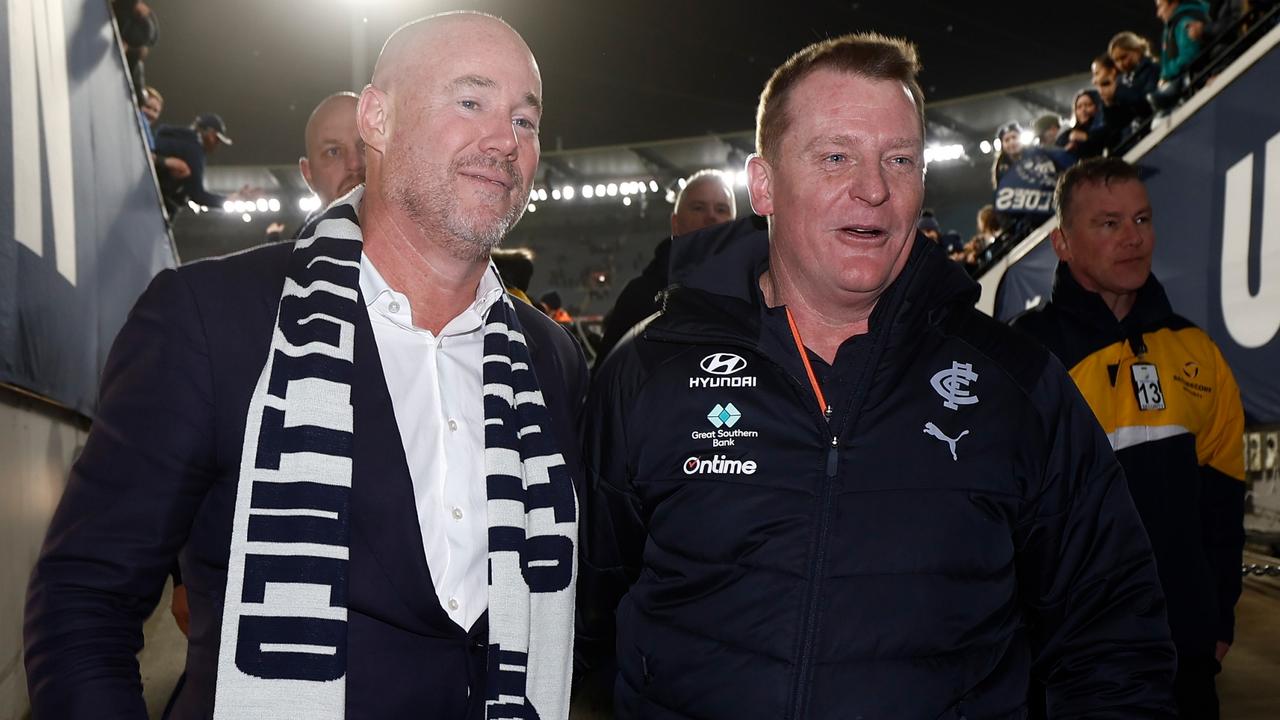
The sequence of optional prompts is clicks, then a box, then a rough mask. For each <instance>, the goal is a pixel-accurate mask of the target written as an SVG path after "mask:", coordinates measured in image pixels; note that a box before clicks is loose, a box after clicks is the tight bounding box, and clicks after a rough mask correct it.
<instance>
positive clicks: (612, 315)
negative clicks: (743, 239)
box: [595, 169, 738, 367]
mask: <svg viewBox="0 0 1280 720" xmlns="http://www.w3.org/2000/svg"><path fill="white" fill-rule="evenodd" d="M737 212H738V205H737V202H736V200H735V198H734V196H733V186H732V185H731V184H730V183H729V179H728V178H727V177H726V176H725V174H724V173H722V172H720V171H718V170H710V169H707V170H699V171H698V172H696V173H694V174H693V175H690V176H689V179H688V181H687V182H686V183H685V185H684V187H683V188H681V190H680V192H679V193H678V194H677V195H676V204H675V207H674V208H673V209H672V210H671V236H670V237H667V238H664V239H663V240H662V242H660V243H658V246H657V247H656V248H654V251H653V260H652V261H651V262H650V263H649V264H648V266H646V267H645V269H644V270H643V271H641V273H640V275H639V276H637V277H635V278H632V280H631V282H629V283H627V286H626V287H624V288H623V289H622V292H621V293H619V294H618V301H617V302H616V303H615V304H614V306H613V310H611V311H609V314H608V315H606V316H605V318H604V337H603V338H602V339H601V340H600V347H599V348H598V349H597V352H596V363H595V366H596V367H600V364H601V363H603V362H604V359H605V358H606V357H607V356H608V355H609V352H610V351H611V350H613V348H614V346H615V345H617V344H618V342H619V341H620V340H622V338H623V337H625V336H626V334H627V333H628V332H630V331H631V329H632V328H633V327H635V326H636V325H637V324H639V323H640V322H641V321H643V320H644V319H645V318H647V317H649V316H650V315H652V314H654V313H656V312H658V310H660V309H662V305H661V303H660V302H659V300H658V296H659V294H661V293H662V291H663V290H666V289H667V285H668V284H669V282H668V279H667V278H668V275H669V274H670V267H669V265H670V262H671V238H672V237H678V236H680V235H687V234H689V233H692V232H697V231H698V230H701V229H703V228H707V227H711V226H712V225H719V224H721V223H726V222H729V221H730V220H732V219H733V218H734V217H735V216H736V215H737Z"/></svg>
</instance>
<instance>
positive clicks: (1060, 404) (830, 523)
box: [578, 220, 1174, 720]
mask: <svg viewBox="0 0 1280 720" xmlns="http://www.w3.org/2000/svg"><path fill="white" fill-rule="evenodd" d="M910 252H911V257H910V260H909V262H908V264H907V266H906V269H905V270H904V271H903V273H902V275H901V276H900V277H899V278H898V279H897V280H896V281H895V282H894V283H893V284H892V285H891V287H890V288H889V289H888V290H887V291H886V293H885V295H884V296H882V297H881V299H880V301H879V303H878V305H877V307H876V309H875V312H874V313H873V315H872V316H871V319H870V332H869V333H867V334H865V335H861V336H858V337H857V338H855V339H853V340H851V341H850V342H848V343H846V344H845V346H844V347H842V348H841V349H840V353H839V354H838V355H837V357H836V361H835V364H834V367H833V368H830V369H829V371H828V372H824V373H823V376H824V378H825V385H826V387H827V388H828V390H830V392H827V395H828V399H829V400H830V402H831V405H832V412H831V413H830V417H829V418H828V417H825V416H824V413H823V412H821V411H820V410H819V408H818V405H817V402H816V401H815V399H814V393H813V391H812V389H811V387H810V385H809V383H808V381H807V380H806V379H805V378H806V375H805V371H804V369H803V367H802V364H801V359H800V356H799V353H798V351H797V349H796V346H795V344H794V343H793V341H792V338H791V336H790V335H789V333H788V331H787V330H786V322H785V319H782V320H781V325H779V318H780V317H783V318H785V315H780V313H781V312H782V310H781V309H780V308H773V309H768V308H765V306H764V304H763V302H762V300H761V298H760V294H759V291H758V287H757V278H758V277H759V275H760V273H761V272H762V271H763V270H764V269H765V266H766V262H767V238H766V236H765V233H764V232H762V231H755V230H752V229H750V226H749V221H746V220H744V221H739V222H736V223H733V224H730V225H723V226H718V227H717V228H711V229H709V230H707V231H704V232H703V233H700V234H698V235H694V236H689V237H688V238H682V239H678V240H677V241H676V246H675V248H674V249H673V262H672V267H673V273H672V278H673V280H674V281H675V282H677V283H678V284H679V285H681V286H682V287H681V288H680V289H677V290H675V291H673V292H672V293H669V295H668V297H667V301H666V305H665V310H664V313H663V314H662V315H660V316H658V317H657V318H656V319H655V320H654V321H653V322H651V323H650V324H649V325H648V326H647V327H646V328H645V329H644V330H643V332H642V333H641V334H640V335H639V336H637V337H635V338H634V339H631V340H628V341H624V342H623V343H622V344H621V345H620V346H619V347H618V349H617V350H616V351H615V353H614V354H613V355H612V356H611V357H610V358H609V359H608V360H607V361H606V362H605V364H604V366H603V367H602V368H601V371H600V373H599V375H598V377H597V378H596V384H595V389H594V391H593V393H592V398H591V400H590V401H589V403H588V418H590V420H589V422H588V425H587V432H586V443H587V448H586V452H587V463H588V465H589V466H590V472H589V473H588V485H589V487H588V488H587V490H586V493H587V498H586V503H585V505H586V507H585V510H584V514H583V518H584V528H585V529H584V552H585V557H584V562H583V563H582V570H581V574H580V578H579V588H580V592H581V597H580V599H579V608H580V609H581V611H582V617H581V622H580V626H579V641H580V644H579V658H578V659H579V660H580V662H581V664H582V665H588V666H589V665H592V664H593V663H598V662H599V657H600V654H601V653H605V652H612V651H615V645H616V658H617V666H618V677H617V680H616V685H615V690H616V706H617V711H618V715H619V717H621V718H695V717H696V718H735V719H741V718H769V719H770V720H777V719H778V718H797V719H798V718H815V719H816V718H866V719H868V720H869V719H871V718H893V719H895V720H896V719H901V718H938V717H946V718H960V717H972V718H1004V717H1022V716H1023V713H1024V705H1025V702H1026V698H1027V695H1028V683H1029V680H1030V678H1031V677H1032V674H1033V673H1034V674H1035V676H1036V677H1038V678H1040V679H1042V680H1043V681H1045V682H1047V684H1048V686H1049V692H1048V709H1049V711H1050V716H1051V717H1073V718H1074V717H1090V718H1111V717H1115V718H1118V717H1136V716H1141V717H1171V716H1172V715H1173V710H1172V702H1171V699H1170V695H1169V685H1170V682H1171V680H1172V675H1173V667H1174V656H1173V649H1172V645H1171V643H1170V641H1169V634H1168V633H1169V631H1168V627H1167V624H1166V620H1165V614H1164V602H1163V600H1162V597H1161V593H1160V589H1159V586H1158V580H1157V577H1156V572H1155V567H1154V563H1153V560H1152V555H1151V549H1150V546H1149V544H1148V542H1147V539H1146V536H1145V534H1144V533H1143V530H1142V527H1141V525H1140V523H1139V521H1138V518H1137V514H1136V513H1135V511H1134V508H1133V504H1132V502H1131V500H1130V499H1129V497H1128V493H1127V491H1126V489H1125V485H1124V481H1123V477H1122V475H1121V471H1120V468H1119V465H1118V464H1117V463H1116V461H1115V458H1114V456H1113V455H1112V453H1111V449H1110V447H1109V446H1108V444H1107V440H1106V437H1105V435H1104V434H1103V433H1102V431H1101V430H1100V429H1099V428H1098V426H1097V423H1096V422H1095V421H1094V420H1093V417H1092V414H1091V413H1090V412H1089V409H1088V406H1086V405H1085V404H1084V402H1083V400H1082V399H1081V398H1080V396H1079V394H1078V393H1077V391H1076V390H1075V388H1074V386H1073V385H1072V383H1071V381H1070V379H1069V378H1068V376H1067V374H1066V373H1065V372H1064V371H1063V370H1062V368H1061V366H1060V365H1059V364H1058V363H1057V362H1056V361H1055V360H1053V359H1052V358H1051V357H1050V355H1049V354H1048V353H1047V352H1045V351H1044V350H1043V349H1041V348H1038V347H1036V346H1035V345H1034V344H1033V343H1031V342H1030V341H1027V340H1023V339H1020V337H1019V336H1017V334H1016V333H1014V332H1012V331H1010V330H1009V329H1008V328H1007V327H1005V326H1003V325H1001V324H999V323H997V322H995V321H994V320H992V319H990V318H988V317H986V316H984V315H981V314H980V313H978V312H977V311H975V310H974V309H973V308H972V307H971V305H972V303H973V300H974V299H975V298H976V287H975V286H974V284H973V283H972V281H971V280H969V279H968V277H967V276H966V274H965V273H964V271H963V270H962V269H961V268H960V267H959V266H958V265H956V264H954V263H952V262H950V261H948V260H947V258H946V257H945V256H944V255H943V253H942V252H941V250H940V249H938V248H937V247H936V246H935V245H933V244H932V243H929V242H928V241H927V240H924V239H922V238H917V240H916V244H915V245H914V247H913V249H911V251H910ZM779 327H781V328H782V329H781V330H780V331H779V329H778V328H779ZM615 607H616V616H615V613H614V612H613V610H614V608H615ZM615 617H616V635H615Z"/></svg>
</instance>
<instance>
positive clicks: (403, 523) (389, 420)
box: [351, 298, 456, 627]
mask: <svg viewBox="0 0 1280 720" xmlns="http://www.w3.org/2000/svg"><path fill="white" fill-rule="evenodd" d="M361 303H362V304H363V298H362V299H361ZM355 342H356V350H355V381H354V383H353V387H352V404H353V405H354V408H353V411H354V417H353V422H354V429H355V438H354V441H353V442H354V452H353V473H352V474H353V480H352V491H351V532H352V536H353V537H352V561H353V562H355V561H356V560H357V557H356V546H357V542H358V541H363V544H364V545H365V546H367V547H368V549H369V553H370V554H371V555H373V558H372V559H373V560H374V561H376V562H377V563H378V565H380V566H381V568H382V571H383V572H384V573H385V574H386V576H387V578H388V579H389V580H390V581H391V583H392V584H393V585H394V586H395V588H396V590H397V591H398V592H399V593H400V595H401V600H403V602H404V604H405V605H406V606H408V607H409V608H411V609H412V611H413V612H414V614H416V615H417V616H418V617H419V618H421V619H422V620H423V621H424V622H427V623H429V624H431V625H434V626H437V627H446V626H448V625H453V623H451V622H450V621H449V619H448V616H447V615H446V614H445V612H444V609H443V608H441V607H440V603H439V600H438V599H437V597H436V591H435V584H434V583H433V582H432V579H431V570H430V568H428V567H427V557H426V554H425V553H424V551H423V549H422V529H421V528H420V527H419V525H418V514H417V512H416V510H415V508H416V507H417V503H416V502H415V500H414V495H413V481H412V479H411V478H410V476H409V465H408V461H407V460H405V453H404V446H403V445H402V443H401V440H400V430H399V428H398V427H397V425H396V420H395V410H394V408H393V406H392V404H391V394H390V393H389V392H388V390H387V381H386V376H385V375H384V374H383V372H382V361H381V359H380V358H379V357H378V346H377V343H376V342H375V341H374V337H373V328H372V327H371V326H370V324H369V317H368V315H367V314H363V313H362V314H361V318H360V321H359V322H358V323H357V325H356V339H355ZM455 627H456V626H455Z"/></svg>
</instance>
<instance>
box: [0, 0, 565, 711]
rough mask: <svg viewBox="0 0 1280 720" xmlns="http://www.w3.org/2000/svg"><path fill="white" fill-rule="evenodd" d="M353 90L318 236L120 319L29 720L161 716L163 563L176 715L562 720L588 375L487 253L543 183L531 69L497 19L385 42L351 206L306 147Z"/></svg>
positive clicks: (200, 277)
mask: <svg viewBox="0 0 1280 720" xmlns="http://www.w3.org/2000/svg"><path fill="white" fill-rule="evenodd" d="M351 100H352V99H351V98H350V97H349V96H339V97H337V98H331V99H330V101H326V103H324V104H322V106H321V108H320V110H319V111H318V112H317V114H316V115H314V116H313V118H312V120H313V122H312V123H310V124H309V138H310V133H311V131H314V132H315V137H316V138H317V139H318V141H319V144H318V145H317V147H319V148H321V150H322V151H321V154H320V156H315V157H313V156H312V155H311V153H310V149H311V147H310V142H309V146H308V158H307V159H306V161H305V165H304V166H303V168H304V173H306V174H307V175H308V182H309V183H311V184H312V186H313V187H314V188H315V189H316V191H317V193H326V194H328V193H332V194H333V195H334V196H339V195H342V197H338V199H337V201H336V202H334V203H333V204H332V205H331V206H330V207H329V208H328V209H327V210H326V211H325V212H324V213H323V215H322V216H321V217H319V218H318V219H317V220H316V221H315V222H314V223H312V224H311V225H310V226H308V228H307V229H306V230H305V231H304V233H303V237H302V238H301V239H299V240H298V241H297V242H295V243H281V244H275V245H267V246H264V247H262V248H258V249H255V250H252V251H249V252H245V253H240V254H237V255H234V256H229V257H227V258H222V259H218V260H212V261H208V262H201V263H196V264H193V265H188V266H184V267H182V268H179V269H177V270H167V271H165V272H163V273H161V274H160V275H159V276H157V278H156V279H155V281H154V282H153V283H152V285H151V287H150V288H149V289H148V290H147V292H146V293H145V294H144V295H143V297H142V298H141V299H140V300H139V301H138V304H137V306H136V307H135V309H134V311H133V313H132V314H131V316H130V318H129V320H128V322H127V323H126V325H125V327H124V329H123V330H122V331H121V333H120V337H119V338H118V340H117V342H116V343H115V346H114V348H113V350H112V353H111V356H110V358H109V359H108V362H107V366H106V370H105V373H104V378H103V385H102V401H101V404H100V407H99V410H98V415H97V417H96V419H95V423H94V427H93V430H92V432H91V433H90V436H89V438H88V441H87V443H86V445H85V449H84V452H83V453H82V455H81V457H80V459H79V461H78V462H77V464H76V465H75V468H74V469H73V471H72V476H71V478H70V481H69V482H68V485H67V490H66V493H65V495H64V496H63V498H62V501H61V504H60V506H59V508H58V510H57V513H56V515H55V518H54V520H53V524H52V526H51V528H50V531H49V535H48V540H47V542H46V544H45V547H44V550H43V553H42V555H41V558H40V560H39V562H38V564H37V567H36V570H35V572H34V574H33V576H32V580H31V586H30V592H29V595H28V605H27V614H26V637H25V640H26V655H25V658H26V664H27V676H28V680H29V689H30V695H31V700H32V706H33V708H34V716H35V717H36V718H103V717H111V718H135V717H136V718H144V717H146V710H145V707H144V704H143V701H142V694H141V688H140V682H139V673H138V666H137V662H136V660H135V654H136V652H137V650H138V648H139V647H140V646H141V642H142V623H143V621H144V620H145V619H146V617H147V616H148V614H149V613H150V611H151V610H152V608H153V607H154V606H155V604H156V601H157V599H158V598H159V596H160V593H161V589H162V587H163V585H164V578H165V575H166V572H167V570H168V568H169V567H170V566H171V565H172V563H173V562H174V560H175V557H177V559H178V560H179V561H180V564H181V566H182V571H183V577H184V580H185V581H186V584H187V588H188V594H189V598H190V606H191V634H190V647H189V650H188V653H187V682H186V685H185V686H184V687H183V688H182V690H181V691H180V692H179V693H178V696H177V698H176V700H175V702H174V703H173V711H172V714H171V717H173V718H175V719H177V720H183V719H186V718H208V717H213V718H215V719H218V720H222V719H230V718H235V719H236V720H245V719H249V720H255V719H258V718H262V719H266V718H299V719H301V718H307V719H308V720H313V719H315V718H321V719H329V718H333V719H337V718H344V717H345V718H402V717H431V718H446V719H454V718H456V719H458V720H463V719H466V720H479V719H480V718H496V717H540V718H544V719H545V718H564V717H566V715H567V705H568V689H569V674H570V656H571V650H570V648H571V641H572V638H571V628H572V612H573V592H574V588H573V584H574V580H575V577H576V566H575V558H576V548H575V542H576V538H577V530H576V520H577V507H576V501H575V496H574V491H573V484H574V478H575V476H576V474H577V473H578V472H579V451H578V442H577V437H576V435H575V427H576V424H577V420H578V418H577V414H578V411H579V407H580V406H581V403H582V397H583V394H584V389H585V382H586V369H585V362H584V360H583V358H582V355H581V352H580V351H579V350H578V348H577V346H576V344H575V343H574V342H573V341H572V340H571V339H570V337H569V336H568V335H567V334H566V333H565V332H564V331H563V330H562V329H560V328H559V327H558V326H556V325H555V324H554V323H552V322H551V321H550V320H548V319H547V318H545V317H544V316H542V314H541V313H539V312H537V311H536V310H534V309H533V308H531V307H529V306H527V305H524V304H523V303H515V304H514V305H513V304H512V303H511V301H510V300H509V299H508V297H507V295H506V293H504V292H503V287H502V285H501V282H500V280H499V278H498V276H497V273H496V272H495V271H494V269H493V267H492V265H491V263H490V260H489V253H490V250H491V249H492V248H493V247H494V246H495V245H497V244H498V242H499V241H500V240H501V239H502V238H503V236H504V235H506V234H507V232H508V231H509V230H510V229H511V226H512V225H514V224H515V222H516V221H517V220H518V219H519V218H520V215H521V214H522V212H523V211H524V208H525V207H526V205H527V203H528V195H529V190H530V186H531V183H532V180H533V176H534V172H535V170H536V169H537V163H538V157H539V152H540V148H539V142H538V127H539V124H540V122H541V117H542V82H541V78H540V75H539V72H538V67H537V64H536V62H535V61H534V59H533V56H532V54H531V53H530V51H529V48H528V47H527V46H526V45H525V43H524V41H523V40H522V39H521V38H520V36H519V35H518V34H517V33H516V32H515V31H514V30H512V29H511V28H510V27H509V26H507V25H506V24H505V23H503V22H502V21H500V20H498V19H496V18H493V17H490V16H486V15H479V14H474V13H458V14H446V15H439V16H433V17H431V18H427V19H424V20H421V21H418V22H416V23H411V24H410V25H407V26H405V27H403V28H401V29H400V30H398V31H396V32H395V33H394V34H393V35H392V37H391V38H390V39H389V40H388V42H387V44H386V46H385V47H384V49H383V52H382V55H381V56H380V58H379V61H378V63H377V66H376V69H375V72H374V75H373V80H372V82H371V83H370V85H369V86H367V87H366V88H365V89H364V91H363V92H362V93H361V95H360V96H359V99H358V101H356V107H355V111H354V117H355V118H356V128H357V129H358V132H359V139H360V142H362V143H363V147H364V160H365V163H366V164H367V172H366V178H367V184H366V185H364V186H363V187H360V186H357V187H355V189H354V190H352V191H351V192H350V193H345V190H346V188H345V187H344V186H346V185H347V184H348V183H349V181H350V180H351V179H352V178H353V176H354V173H355V169H356V167H357V163H355V161H354V160H351V161H350V162H349V163H347V164H344V167H343V168H342V170H341V172H339V171H338V170H337V169H333V171H332V173H330V172H329V170H330V167H329V166H324V167H322V165H321V163H320V162H319V161H318V158H319V157H323V155H324V152H323V148H324V147H326V144H325V139H326V138H327V136H328V135H329V133H327V132H326V129H327V127H328V122H327V118H328V112H329V110H333V112H334V113H335V115H334V118H335V123H337V120H336V117H337V115H339V114H341V112H345V111H341V112H340V109H341V107H342V106H343V105H345V106H346V107H347V108H350V107H351ZM335 167H336V166H335ZM179 548H181V549H182V552H181V555H180V557H179V556H178V551H179Z"/></svg>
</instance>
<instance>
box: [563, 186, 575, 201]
mask: <svg viewBox="0 0 1280 720" xmlns="http://www.w3.org/2000/svg"><path fill="white" fill-rule="evenodd" d="M573 195H574V192H573V186H572V185H565V186H564V187H563V188H561V190H560V197H562V198H564V199H565V200H572V199H573Z"/></svg>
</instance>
